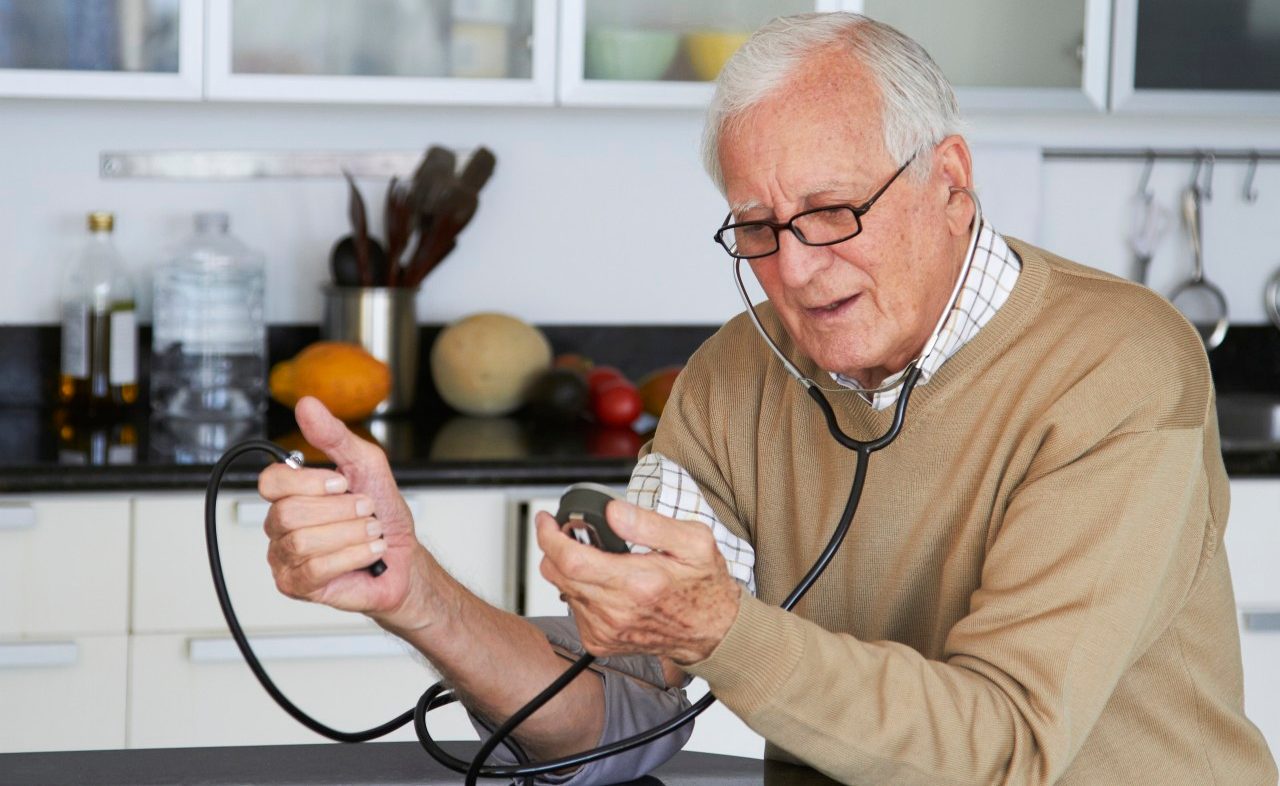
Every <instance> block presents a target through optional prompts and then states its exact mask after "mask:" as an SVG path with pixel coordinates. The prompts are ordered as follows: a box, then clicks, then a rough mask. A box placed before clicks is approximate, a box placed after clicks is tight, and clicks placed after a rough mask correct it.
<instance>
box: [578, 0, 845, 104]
mask: <svg viewBox="0 0 1280 786" xmlns="http://www.w3.org/2000/svg"><path fill="white" fill-rule="evenodd" d="M843 5H847V0H714V2H707V3H687V2H681V1H680V0H659V1H658V2H650V3H619V2H616V0H563V2H562V3H561V7H560V52H559V54H560V86H559V100H560V103H561V104H565V105H568V106H665V107H674V106H705V105H706V104H707V102H708V101H709V100H710V99H711V93H712V85H711V81H710V80H712V79H714V78H715V76H716V74H717V73H719V65H720V64H722V63H723V61H724V60H725V59H727V58H728V56H729V55H730V54H732V53H733V51H734V50H736V49H737V47H738V45H739V44H741V42H742V41H743V40H745V38H746V36H747V35H748V34H749V33H750V32H751V31H753V30H755V29H756V28H758V27H759V26H760V25H762V24H764V23H765V22H767V21H768V20H770V19H772V18H773V17H775V16H782V15H786V14H796V13H801V12H804V11H814V10H818V11H835V10H839V9H840V8H841V7H842V6H843Z"/></svg>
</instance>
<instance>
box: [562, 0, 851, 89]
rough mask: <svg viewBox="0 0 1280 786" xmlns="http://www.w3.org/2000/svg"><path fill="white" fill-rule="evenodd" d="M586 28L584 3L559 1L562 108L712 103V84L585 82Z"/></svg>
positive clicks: (831, 3) (819, 5) (831, 6)
mask: <svg viewBox="0 0 1280 786" xmlns="http://www.w3.org/2000/svg"><path fill="white" fill-rule="evenodd" d="M849 3H850V0H814V10H815V11H840V10H849V9H848V6H849ZM586 27H587V0H561V4H560V47H559V57H560V80H559V85H558V90H557V97H558V99H559V101H558V102H559V103H560V104H561V105H563V106H606V107H660V108H667V107H695V108H701V107H705V106H707V105H708V104H709V103H711V95H712V93H714V92H715V85H714V84H713V83H711V82H665V81H660V80H655V81H650V82H645V81H622V80H600V79H587V78H586V77H585V76H584V74H583V72H584V70H585V63H584V57H583V46H584V41H585V38H586Z"/></svg>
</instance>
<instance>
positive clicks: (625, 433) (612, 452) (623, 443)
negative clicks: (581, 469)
mask: <svg viewBox="0 0 1280 786" xmlns="http://www.w3.org/2000/svg"><path fill="white" fill-rule="evenodd" d="M642 445H644V437H641V436H640V435H639V434H637V433H635V432H634V431H632V430H631V429H629V428H623V427H621V426H592V427H591V431H590V432H588V433H587V450H588V451H589V452H590V453H591V455H593V456H600V457H602V458H631V459H633V458H635V457H636V454H637V453H639V452H640V447H641V446H642Z"/></svg>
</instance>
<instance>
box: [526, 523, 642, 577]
mask: <svg viewBox="0 0 1280 786" xmlns="http://www.w3.org/2000/svg"><path fill="white" fill-rule="evenodd" d="M534 523H535V527H536V532H537V538H538V546H539V547H540V548H541V549H542V553H543V556H544V557H545V558H546V559H549V560H551V561H552V562H553V563H555V565H556V567H557V568H558V569H559V570H560V572H561V573H562V574H564V575H565V576H566V577H567V578H571V579H573V580H576V581H582V580H591V579H590V577H592V576H598V577H600V578H601V579H604V578H605V577H607V576H608V575H610V574H612V573H613V572H614V570H613V569H611V566H610V562H609V559H610V558H615V559H616V558H618V557H620V556H622V555H618V554H609V553H607V552H604V551H601V550H599V549H597V548H596V547H594V546H588V545H586V544H584V543H579V542H578V541H577V540H576V539H574V538H572V537H570V536H569V535H566V534H565V533H563V532H561V530H560V525H559V524H558V523H557V522H556V520H555V517H554V516H552V515H551V514H549V513H545V512H544V513H539V514H538V516H537V517H536V519H535V522H534Z"/></svg>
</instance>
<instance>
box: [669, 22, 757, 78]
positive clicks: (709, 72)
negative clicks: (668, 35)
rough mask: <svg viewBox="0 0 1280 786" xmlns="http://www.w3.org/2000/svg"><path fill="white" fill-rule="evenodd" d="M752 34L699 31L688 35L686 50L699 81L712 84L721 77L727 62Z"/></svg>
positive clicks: (685, 39) (685, 41) (685, 40)
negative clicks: (722, 69)
mask: <svg viewBox="0 0 1280 786" xmlns="http://www.w3.org/2000/svg"><path fill="white" fill-rule="evenodd" d="M750 37H751V34H750V33H741V32H739V33H734V32H724V31H722V30H699V31H697V32H693V33H686V34H685V37H684V44H685V48H686V49H688V51H689V65H690V66H692V67H693V73H694V75H695V76H697V77H698V78H699V79H702V80H704V81H707V82H710V81H711V80H713V79H715V78H716V77H717V76H719V75H720V69H721V68H724V64H725V62H727V61H728V60H729V58H730V57H732V56H733V53H734V52H736V51H738V47H740V46H742V45H743V44H744V43H746V41H747V39H748V38H750Z"/></svg>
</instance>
